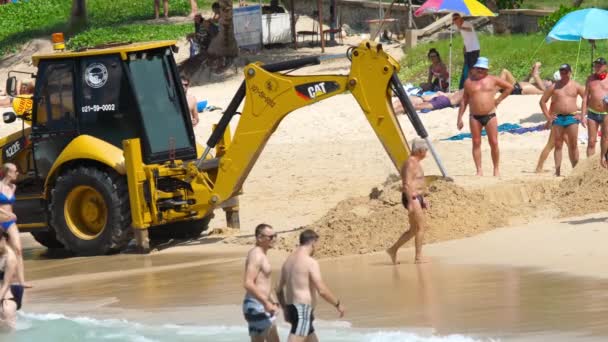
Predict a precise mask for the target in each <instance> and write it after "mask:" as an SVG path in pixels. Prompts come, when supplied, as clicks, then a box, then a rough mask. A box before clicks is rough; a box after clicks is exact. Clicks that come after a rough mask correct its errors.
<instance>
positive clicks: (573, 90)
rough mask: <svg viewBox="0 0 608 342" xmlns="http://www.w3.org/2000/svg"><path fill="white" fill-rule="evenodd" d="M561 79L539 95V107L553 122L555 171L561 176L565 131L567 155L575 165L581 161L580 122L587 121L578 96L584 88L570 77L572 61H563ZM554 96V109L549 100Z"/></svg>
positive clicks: (581, 94) (560, 69)
mask: <svg viewBox="0 0 608 342" xmlns="http://www.w3.org/2000/svg"><path fill="white" fill-rule="evenodd" d="M559 74H560V76H561V79H560V80H559V81H558V82H556V83H555V84H554V85H552V86H551V87H549V88H547V90H546V91H545V94H543V97H542V98H541V99H540V109H541V110H542V111H543V114H544V115H545V117H546V118H547V121H548V122H550V123H552V126H551V133H552V134H553V137H554V138H555V150H554V152H553V156H554V158H555V175H556V176H560V175H561V172H560V169H561V165H562V147H563V145H564V133H565V134H566V135H567V136H568V142H569V144H568V155H569V156H570V163H571V164H572V167H574V166H576V164H577V163H578V147H577V145H578V124H579V123H582V124H583V127H585V122H584V121H583V120H582V116H581V114H580V113H577V111H578V107H577V105H576V98H577V96H580V97H581V98H582V97H584V94H585V89H584V88H583V86H581V85H580V84H578V83H576V81H574V80H572V79H570V76H571V75H572V68H571V67H570V65H569V64H562V65H561V66H560V67H559ZM549 99H551V109H548V108H547V101H549Z"/></svg>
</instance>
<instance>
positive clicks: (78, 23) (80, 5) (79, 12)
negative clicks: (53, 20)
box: [70, 0, 87, 32]
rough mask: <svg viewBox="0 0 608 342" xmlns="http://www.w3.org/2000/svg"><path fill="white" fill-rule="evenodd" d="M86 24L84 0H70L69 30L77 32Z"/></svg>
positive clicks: (85, 3) (85, 4)
mask: <svg viewBox="0 0 608 342" xmlns="http://www.w3.org/2000/svg"><path fill="white" fill-rule="evenodd" d="M86 26H87V2H86V0H73V1H72V16H71V17H70V31H71V32H78V31H81V30H82V29H83V28H84V27H86Z"/></svg>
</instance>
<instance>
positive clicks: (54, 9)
mask: <svg viewBox="0 0 608 342" xmlns="http://www.w3.org/2000/svg"><path fill="white" fill-rule="evenodd" d="M212 2H213V1H211V0H198V3H199V6H200V7H199V8H201V9H205V8H209V7H210V3H212ZM153 4H154V2H153V1H152V0H87V10H88V18H89V28H90V29H96V28H102V27H111V26H114V25H118V24H126V23H129V24H130V23H132V22H133V21H138V20H145V19H152V18H153V17H154V5H153ZM169 6H170V8H169V14H170V15H172V16H174V15H175V16H177V15H179V16H185V15H188V14H189V13H190V1H189V0H171V1H170V4H169ZM71 9H72V0H28V1H19V2H17V3H14V4H7V5H2V6H0V23H2V24H1V25H0V56H2V55H4V54H5V53H7V52H10V51H14V50H15V49H16V47H17V46H19V44H22V43H24V42H26V41H28V40H30V39H32V38H36V37H41V36H43V37H49V36H50V34H51V33H52V32H57V31H64V32H65V29H66V27H67V24H68V22H69V20H70V13H71Z"/></svg>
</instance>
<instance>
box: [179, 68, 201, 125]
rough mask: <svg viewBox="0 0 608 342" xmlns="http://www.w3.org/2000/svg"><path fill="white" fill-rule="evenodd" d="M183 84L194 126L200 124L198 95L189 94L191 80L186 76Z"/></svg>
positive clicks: (183, 77)
mask: <svg viewBox="0 0 608 342" xmlns="http://www.w3.org/2000/svg"><path fill="white" fill-rule="evenodd" d="M182 86H183V87H184V94H186V99H187V100H188V112H190V118H191V119H192V127H196V125H198V121H199V118H198V110H196V97H194V95H190V94H188V87H190V80H189V79H187V78H186V77H185V76H182Z"/></svg>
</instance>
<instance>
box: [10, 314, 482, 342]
mask: <svg viewBox="0 0 608 342" xmlns="http://www.w3.org/2000/svg"><path fill="white" fill-rule="evenodd" d="M316 323H317V324H316V325H315V326H316V328H317V335H318V336H320V338H321V339H322V340H323V341H332V342H359V341H360V342H401V341H403V342H477V341H493V340H488V339H485V340H484V339H478V338H473V337H471V336H465V335H447V336H436V335H430V334H429V335H426V336H425V335H420V334H417V333H413V332H411V331H406V330H404V329H399V330H397V329H393V330H391V329H373V328H372V329H360V328H351V326H350V323H348V322H345V321H337V322H336V321H332V322H328V321H318V322H316ZM288 334H289V326H288V325H286V324H280V325H279V335H280V336H281V337H282V338H283V337H286V336H287V335H288ZM13 337H15V339H12V340H14V341H32V340H44V341H66V342H67V341H82V340H86V341H125V342H127V341H128V342H156V341H159V342H160V341H174V340H179V341H186V342H189V341H201V340H204V341H217V342H231V341H244V340H248V337H247V328H246V326H245V324H243V325H238V326H237V325H179V324H162V325H152V324H144V323H138V322H132V321H128V320H124V319H96V318H92V317H86V316H76V317H68V316H65V315H63V314H59V313H44V314H40V313H19V319H18V325H17V332H16V333H15V334H14V336H13ZM176 337H177V338H176Z"/></svg>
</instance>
